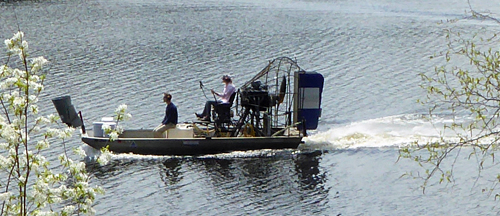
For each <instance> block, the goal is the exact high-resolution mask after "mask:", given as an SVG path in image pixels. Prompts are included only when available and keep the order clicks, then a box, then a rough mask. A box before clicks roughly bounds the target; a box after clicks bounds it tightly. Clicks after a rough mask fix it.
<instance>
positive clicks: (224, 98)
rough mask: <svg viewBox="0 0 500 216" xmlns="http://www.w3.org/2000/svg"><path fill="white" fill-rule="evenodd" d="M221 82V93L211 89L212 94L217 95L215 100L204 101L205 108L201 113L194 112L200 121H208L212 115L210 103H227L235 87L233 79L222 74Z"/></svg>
mask: <svg viewBox="0 0 500 216" xmlns="http://www.w3.org/2000/svg"><path fill="white" fill-rule="evenodd" d="M222 82H223V83H224V84H225V86H224V90H223V91H222V93H217V92H215V91H214V90H213V89H212V90H211V91H212V94H214V95H216V96H218V97H219V99H218V100H217V101H207V102H206V103H205V108H204V109H203V112H202V113H201V114H198V113H195V115H196V117H198V118H200V119H201V120H202V121H210V116H212V114H211V113H212V105H213V104H216V103H222V104H227V103H229V99H230V98H231V95H232V94H233V93H234V92H235V91H236V87H235V86H234V85H233V80H232V79H231V76H229V75H224V76H222Z"/></svg>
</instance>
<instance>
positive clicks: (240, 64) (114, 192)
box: [0, 0, 500, 215]
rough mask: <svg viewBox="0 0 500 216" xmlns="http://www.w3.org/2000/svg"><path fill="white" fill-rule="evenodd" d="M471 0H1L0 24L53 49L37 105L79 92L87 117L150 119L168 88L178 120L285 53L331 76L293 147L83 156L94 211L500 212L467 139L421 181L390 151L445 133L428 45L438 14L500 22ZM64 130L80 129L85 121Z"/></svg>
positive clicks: (5, 33) (434, 48)
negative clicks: (433, 116)
mask: <svg viewBox="0 0 500 216" xmlns="http://www.w3.org/2000/svg"><path fill="white" fill-rule="evenodd" d="M472 4H473V5H474V6H475V7H476V8H475V9H476V10H479V11H485V10H488V11H490V12H493V13H495V11H496V12H499V11H500V6H499V5H498V4H497V3H493V2H491V3H490V2H489V1H474V2H472ZM467 8H468V6H467V1H462V0H440V1H429V0H425V1H421V0H403V1H387V0H354V1H340V0H324V1H321V0H296V1H294V0H289V1H287V0H276V1H262V0H257V1H250V0H235V1H229V0H212V1H204V0H194V1H174V0H165V1H160V0H143V1H141V0H119V1H118V0H115V1H113V0H111V1H100V0H68V1H23V2H15V3H5V2H1V3H0V36H1V38H2V39H7V38H10V37H11V36H12V35H13V34H14V32H16V29H17V25H18V24H19V26H20V28H21V29H22V30H23V31H24V32H25V34H26V39H27V40H28V41H29V42H30V49H31V50H32V51H33V52H34V55H43V56H45V57H46V58H47V59H48V60H49V61H50V62H51V64H50V66H49V76H48V79H47V80H46V83H45V85H46V91H45V93H44V95H43V96H42V98H41V102H40V103H41V104H40V106H41V108H42V113H47V114H48V113H54V112H55V110H54V108H53V106H52V104H51V102H50V99H51V98H54V97H57V96H61V95H71V97H72V100H73V104H74V105H75V106H76V108H77V109H78V110H81V111H82V112H83V114H84V117H85V119H86V124H87V125H90V124H91V123H92V122H93V121H98V120H99V119H100V118H101V117H104V116H111V115H112V114H113V111H114V110H115V109H116V107H118V105H120V104H127V105H128V106H129V111H130V112H131V113H132V114H133V119H131V120H130V121H128V122H125V123H124V126H125V128H152V127H154V126H156V125H157V124H158V123H159V121H161V119H162V117H163V109H164V105H163V104H162V95H161V93H162V92H164V91H169V92H171V93H172V94H173V96H174V98H173V101H174V103H175V104H176V105H177V107H179V119H180V120H181V121H192V120H193V117H194V115H193V113H194V112H197V111H199V110H200V109H201V107H202V105H203V103H204V100H205V98H204V96H203V93H202V92H201V90H200V89H199V85H198V83H199V81H203V83H204V84H205V85H206V86H208V87H210V88H216V89H218V88H222V86H221V84H220V82H219V80H220V79H219V78H220V76H221V75H222V74H225V73H230V74H232V75H233V76H234V77H235V84H236V85H237V86H238V85H241V84H243V83H244V82H246V81H247V80H248V79H250V78H251V77H253V76H254V75H255V74H256V73H257V72H258V71H260V70H261V69H262V68H263V67H264V66H265V65H266V63H267V61H268V60H271V59H273V58H275V57H280V56H289V57H293V58H296V59H297V61H298V63H299V65H300V66H301V67H302V68H303V69H306V70H309V71H318V72H320V73H322V74H323V75H324V77H325V89H324V93H323V104H322V106H323V114H322V119H321V122H320V128H319V129H318V130H317V131H314V132H313V131H311V133H312V135H311V136H310V137H308V138H307V139H306V144H304V145H302V146H300V147H299V150H283V151H255V152H235V153H230V154H220V155H207V156H203V157H153V156H134V155H126V154H124V155H115V156H113V159H112V161H111V162H110V164H109V165H106V166H89V171H90V172H91V173H92V174H93V176H94V178H93V180H92V182H91V183H92V184H98V185H102V186H103V187H104V188H105V189H106V194H105V195H104V196H100V197H98V199H97V202H96V203H95V209H96V210H97V214H98V215H245V214H249V215H496V212H497V211H498V209H497V207H496V206H497V204H498V203H497V201H494V199H493V196H488V194H487V193H482V192H481V189H483V188H491V187H494V185H495V184H494V182H490V181H488V180H484V179H486V178H481V179H480V180H477V178H476V177H477V176H478V173H477V172H476V165H475V163H474V161H468V160H466V159H465V158H466V154H464V155H463V156H459V157H458V158H457V165H456V167H457V168H456V170H455V175H456V176H457V177H456V179H455V183H454V184H448V185H437V186H435V187H433V188H430V189H429V190H427V191H426V193H425V194H422V191H421V190H419V188H418V187H419V185H420V183H421V181H420V180H418V179H412V178H400V177H401V175H403V174H404V173H406V172H410V171H413V172H415V171H417V170H419V169H418V166H417V164H414V163H411V162H409V161H400V162H398V163H396V161H397V159H398V146H400V145H404V144H407V143H409V142H412V141H414V140H426V139H432V138H433V137H434V136H435V135H436V130H435V128H434V127H432V125H430V124H429V122H426V121H425V120H424V119H423V118H421V117H420V114H423V113H425V112H426V109H425V108H424V107H420V106H419V105H417V104H416V102H415V101H416V100H417V99H418V98H422V97H423V96H424V92H423V91H422V90H421V89H420V88H419V87H418V84H419V82H420V78H419V77H418V74H419V73H431V72H432V71H433V70H434V67H435V66H437V65H439V64H440V63H441V62H443V59H441V58H437V59H434V60H432V61H431V60H429V56H431V55H433V54H434V53H437V52H440V51H443V50H445V48H446V47H445V46H444V45H445V44H444V43H445V34H444V32H443V28H449V27H453V28H456V29H462V30H466V31H469V30H470V31H473V30H476V29H479V28H498V25H494V24H491V23H489V22H481V21H479V20H475V19H470V18H468V17H466V14H465V12H464V11H465V10H466V9H467ZM16 15H17V16H16ZM457 18H458V19H461V20H460V21H459V22H456V23H449V24H446V25H438V22H440V21H441V20H451V19H457ZM2 58H3V57H2ZM458 64H462V63H458ZM447 120H449V119H443V122H446V121H447ZM69 145H70V146H71V147H78V146H81V145H83V143H82V142H81V141H80V140H79V138H78V137H77V136H75V137H74V139H73V140H71V142H70V143H69ZM54 153H57V152H54ZM54 160H56V158H55V157H54ZM420 171H421V170H420ZM497 172H498V168H497V166H494V165H493V166H492V167H491V168H489V170H488V172H487V173H482V174H481V176H482V177H492V176H494V175H493V174H494V173H497ZM489 173H490V174H491V176H490V175H489ZM476 180H477V181H476Z"/></svg>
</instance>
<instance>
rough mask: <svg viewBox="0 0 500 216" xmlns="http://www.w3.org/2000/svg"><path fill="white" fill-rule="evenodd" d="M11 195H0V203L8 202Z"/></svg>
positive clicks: (7, 193)
mask: <svg viewBox="0 0 500 216" xmlns="http://www.w3.org/2000/svg"><path fill="white" fill-rule="evenodd" d="M11 195H12V194H11V192H5V193H0V201H6V200H8V199H9V198H10V196H11Z"/></svg>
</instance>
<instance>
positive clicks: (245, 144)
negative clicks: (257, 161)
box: [82, 136, 302, 155]
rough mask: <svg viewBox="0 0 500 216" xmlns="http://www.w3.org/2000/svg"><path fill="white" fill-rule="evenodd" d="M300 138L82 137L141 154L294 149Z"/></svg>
mask: <svg viewBox="0 0 500 216" xmlns="http://www.w3.org/2000/svg"><path fill="white" fill-rule="evenodd" d="M301 140H302V138H301V137H287V136H283V137H212V138H210V137H207V138H180V139H171V138H118V139H117V140H114V141H110V140H109V139H108V138H101V137H88V136H82V141H83V142H85V143H86V144H88V145H89V146H91V147H93V148H95V149H101V148H103V147H106V146H109V150H110V151H112V152H114V153H133V154H142V155H203V154H216V153H225V152H231V151H247V150H258V149H295V148H297V147H298V146H299V144H300V143H301V142H302V141H301Z"/></svg>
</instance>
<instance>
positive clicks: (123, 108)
mask: <svg viewBox="0 0 500 216" xmlns="http://www.w3.org/2000/svg"><path fill="white" fill-rule="evenodd" d="M125 111H127V105H126V104H122V105H120V106H118V108H117V109H116V111H115V112H117V113H125Z"/></svg>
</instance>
